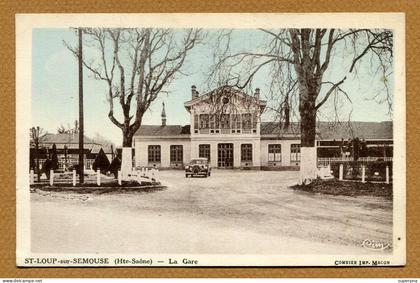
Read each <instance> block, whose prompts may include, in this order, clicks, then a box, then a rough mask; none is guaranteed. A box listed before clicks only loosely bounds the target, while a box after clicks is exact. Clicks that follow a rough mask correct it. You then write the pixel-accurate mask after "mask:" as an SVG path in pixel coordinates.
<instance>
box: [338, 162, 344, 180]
mask: <svg viewBox="0 0 420 283" xmlns="http://www.w3.org/2000/svg"><path fill="white" fill-rule="evenodd" d="M343 171H344V166H343V164H340V171H339V174H338V180H340V181H343Z"/></svg>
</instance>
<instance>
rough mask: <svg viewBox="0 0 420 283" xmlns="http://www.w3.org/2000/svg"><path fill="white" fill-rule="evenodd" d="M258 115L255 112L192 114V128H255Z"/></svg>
mask: <svg viewBox="0 0 420 283" xmlns="http://www.w3.org/2000/svg"><path fill="white" fill-rule="evenodd" d="M257 123H258V116H257V115H256V114H254V115H251V114H250V113H246V114H220V115H216V114H200V115H194V129H196V130H197V129H200V130H201V129H205V130H207V129H211V130H215V129H236V130H240V129H241V128H242V129H243V130H251V129H256V128H257Z"/></svg>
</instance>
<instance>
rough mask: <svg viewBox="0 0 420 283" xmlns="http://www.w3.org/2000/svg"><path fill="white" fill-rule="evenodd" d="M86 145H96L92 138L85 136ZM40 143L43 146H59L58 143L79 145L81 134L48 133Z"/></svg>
mask: <svg viewBox="0 0 420 283" xmlns="http://www.w3.org/2000/svg"><path fill="white" fill-rule="evenodd" d="M83 141H84V143H86V144H88V143H92V144H93V143H95V142H94V141H93V140H91V139H90V138H88V137H86V136H84V137H83ZM40 143H42V144H53V143H55V144H58V143H65V144H79V134H49V133H47V134H46V135H45V136H43V137H42V138H40Z"/></svg>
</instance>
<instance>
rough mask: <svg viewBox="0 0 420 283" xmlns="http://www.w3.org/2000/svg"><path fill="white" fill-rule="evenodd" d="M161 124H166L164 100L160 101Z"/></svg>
mask: <svg viewBox="0 0 420 283" xmlns="http://www.w3.org/2000/svg"><path fill="white" fill-rule="evenodd" d="M160 116H161V117H162V126H166V113H165V102H162V114H161V115H160Z"/></svg>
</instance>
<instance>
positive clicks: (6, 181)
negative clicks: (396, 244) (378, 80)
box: [0, 0, 420, 277]
mask: <svg viewBox="0 0 420 283" xmlns="http://www.w3.org/2000/svg"><path fill="white" fill-rule="evenodd" d="M366 2H368V3H365V1H355V0H354V1H338V0H336V1H333V0H331V1H320V0H318V1H309V0H307V1H296V0H295V1H286V0H285V1H258V2H257V1H252V2H251V1H235V2H229V3H225V1H212V2H211V3H210V2H209V3H206V2H204V1H190V2H187V1H183V2H181V1H169V2H166V3H163V2H162V3H159V2H157V1H141V2H138V3H136V2H134V1H118V2H116V1H108V0H101V1H83V0H78V1H71V2H70V1H54V2H52V3H49V1H41V0H39V1H21V2H20V3H12V1H10V3H7V2H6V1H4V0H0V14H1V22H0V24H1V30H2V31H3V33H2V35H3V36H2V39H1V40H0V44H1V48H0V56H1V62H2V64H1V66H2V69H1V76H0V85H1V90H2V96H1V104H0V110H1V111H0V112H1V113H0V115H1V118H2V120H1V123H0V134H1V138H2V139H1V140H2V143H1V146H0V153H1V154H0V156H1V161H0V167H1V168H0V178H1V180H2V185H3V186H2V187H0V277H420V272H419V267H418V265H419V259H418V257H417V256H418V255H419V254H420V253H419V250H420V249H419V247H420V241H419V240H418V237H417V235H418V234H419V232H420V231H419V220H418V219H419V217H420V213H418V211H417V214H416V207H418V206H419V204H418V201H419V200H420V193H419V189H417V185H416V181H417V180H418V177H416V176H417V175H419V174H416V171H417V170H418V169H420V162H417V160H418V157H419V154H418V153H417V150H416V146H415V144H416V141H418V140H419V139H418V137H419V133H418V131H416V130H417V127H418V126H417V120H418V117H417V115H418V114H417V112H418V111H417V109H420V108H419V107H418V106H419V104H420V102H419V101H417V100H416V94H417V93H416V90H418V88H419V81H420V79H419V78H418V76H419V75H420V74H419V73H420V72H419V64H420V62H419V61H420V60H419V59H418V57H416V55H417V54H418V50H419V46H418V45H419V43H420V40H419V33H418V31H417V29H418V28H419V27H420V25H419V23H420V20H419V18H420V13H419V11H420V9H419V8H420V2H416V1H386V0H382V1H366ZM338 11H342V12H405V13H406V20H407V22H406V31H407V35H406V39H407V43H406V49H407V50H406V55H407V60H406V66H407V170H408V172H407V265H406V267H387V268H371V267H365V268H106V269H104V268H83V269H82V268H67V269H58V268H48V269H47V268H31V269H23V268H20V269H18V268H16V267H15V248H16V240H15V238H16V233H15V222H16V217H15V213H16V209H15V166H14V164H15V162H14V161H15V156H16V153H15V127H16V124H15V123H16V121H15V118H14V117H15V84H16V82H15V72H14V71H15V30H14V28H15V23H14V19H15V13H43V12H44V13H46V12H48V13H60V12H62V13H77V12H83V13H88V12H95V13H97V12H103V13H114V12H125V13H127V12H136V13H138V12H184V13H185V12H338Z"/></svg>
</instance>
